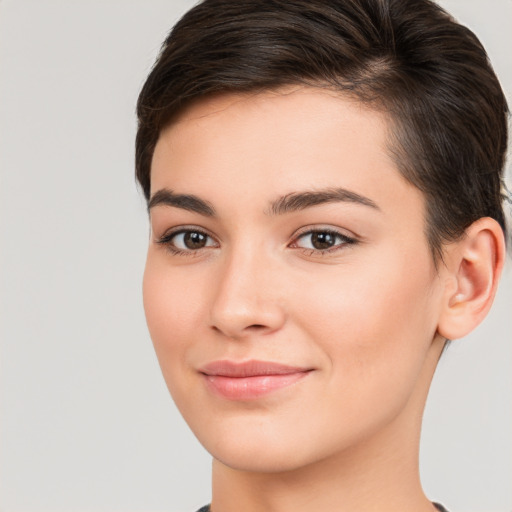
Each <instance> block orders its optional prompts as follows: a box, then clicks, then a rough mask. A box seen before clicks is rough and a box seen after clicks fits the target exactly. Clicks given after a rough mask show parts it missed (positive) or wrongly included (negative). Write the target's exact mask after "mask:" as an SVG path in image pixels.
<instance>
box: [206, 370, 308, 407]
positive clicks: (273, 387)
mask: <svg viewBox="0 0 512 512" xmlns="http://www.w3.org/2000/svg"><path fill="white" fill-rule="evenodd" d="M308 374H309V371H307V372H297V373H286V374H283V375H255V376H254V377H224V376H220V375H204V377H205V380H206V383H207V386H208V387H209V388H210V389H211V390H212V391H213V392H214V393H216V394H217V395H220V396H222V397H223V398H227V399H228V400H251V399H255V398H260V397H262V396H265V395H268V394H269V393H272V392H274V391H277V390H278V389H282V388H285V387H288V386H291V385H292V384H294V383H295V382H297V381H299V380H301V379H303V378H304V377H306V376H307V375H308Z"/></svg>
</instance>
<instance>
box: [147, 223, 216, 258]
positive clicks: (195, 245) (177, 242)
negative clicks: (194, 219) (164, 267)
mask: <svg viewBox="0 0 512 512" xmlns="http://www.w3.org/2000/svg"><path fill="white" fill-rule="evenodd" d="M157 243H159V244H162V245H166V246H167V247H168V248H169V249H170V250H171V252H173V253H176V254H181V253H185V252H187V253H191V252H195V251H199V250H201V249H204V248H206V247H217V243H216V242H215V240H214V239H213V238H212V237H211V236H210V235H208V234H206V233H204V232H203V231H200V230H197V229H180V230H179V231H172V232H170V233H166V234H164V235H163V236H162V238H160V239H159V240H157Z"/></svg>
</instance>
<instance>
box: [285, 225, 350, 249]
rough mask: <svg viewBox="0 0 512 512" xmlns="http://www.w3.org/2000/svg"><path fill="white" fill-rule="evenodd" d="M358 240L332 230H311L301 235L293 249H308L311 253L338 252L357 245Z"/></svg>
mask: <svg viewBox="0 0 512 512" xmlns="http://www.w3.org/2000/svg"><path fill="white" fill-rule="evenodd" d="M355 243H356V240H355V239H354V238H350V237H348V236H346V235H342V234H341V233H338V232H337V231H330V230H321V229H318V230H311V231H308V232H307V233H303V234H302V235H300V236H299V237H298V238H297V239H296V241H295V242H294V243H293V245H292V247H299V248H301V249H308V250H311V251H313V252H314V251H318V252H319V253H321V252H327V251H329V252H330V251H331V250H334V251H335V250H338V249H341V248H343V247H344V246H346V245H350V244H355Z"/></svg>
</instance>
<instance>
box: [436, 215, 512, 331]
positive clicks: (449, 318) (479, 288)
mask: <svg viewBox="0 0 512 512" xmlns="http://www.w3.org/2000/svg"><path fill="white" fill-rule="evenodd" d="M504 260H505V240H504V235H503V230H502V229H501V226H500V225H499V224H498V222H496V221H495V220H494V219H491V218H489V217H484V218H481V219H478V220H477V221H476V222H474V223H473V224H471V226H469V228H467V230H466V232H465V236H464V237H463V238H462V239H461V240H459V241H457V242H454V243H453V244H449V245H447V247H446V252H445V267H444V269H443V272H447V279H446V280H444V283H445V292H444V295H443V303H442V311H441V314H440V317H439V323H438V329H437V331H438V333H439V334H440V335H441V336H443V337H444V338H446V339H449V340H454V339H457V338H461V337H463V336H465V335H466V334H468V333H469V332H471V331H472V330H473V329H474V328H475V327H476V326H477V325H478V324H479V323H480V322H481V321H482V320H483V319H484V318H485V316H486V315H487V313H488V311H489V309H490V307H491V305H492V302H493V300H494V296H495V295H496V291H497V289H498V281H499V278H500V275H501V271H502V269H503V263H504Z"/></svg>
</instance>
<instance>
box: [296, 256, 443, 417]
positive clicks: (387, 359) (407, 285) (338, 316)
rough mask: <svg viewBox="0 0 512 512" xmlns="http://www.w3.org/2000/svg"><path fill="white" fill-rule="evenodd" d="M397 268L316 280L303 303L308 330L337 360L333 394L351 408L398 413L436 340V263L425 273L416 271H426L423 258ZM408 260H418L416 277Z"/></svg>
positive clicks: (367, 268)
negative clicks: (390, 407)
mask: <svg viewBox="0 0 512 512" xmlns="http://www.w3.org/2000/svg"><path fill="white" fill-rule="evenodd" d="M392 261H394V262H395V263H394V264H393V265H390V264H389V261H388V262H387V263H386V261H383V259H381V264H379V260H375V263H374V264H373V265H361V267H360V271H358V269H357V268H356V267H352V268H350V269H342V270H341V271H340V272H339V273H337V274H335V273H334V272H333V273H332V276H331V277H330V279H316V280H314V281H313V280H312V281H311V282H310V283H308V286H306V287H305V288H306V289H307V290H308V295H307V296H306V297H305V296H304V295H302V298H303V299H304V300H298V301H297V304H299V303H302V304H301V305H300V307H301V310H302V311H303V313H304V314H302V315H298V317H300V318H301V323H302V329H303V330H306V331H307V332H308V333H309V336H310V338H311V339H314V340H316V342H317V343H318V344H321V345H322V347H323V349H324V353H325V354H326V355H327V356H328V358H329V362H328V365H329V367H330V371H331V383H332V391H333V394H334V393H340V391H339V390H340V389H341V390H344V391H342V392H341V394H342V395H344V397H345V399H346V400H347V401H349V402H358V403H360V404H363V405H365V404H366V406H368V404H375V406H376V407H378V406H379V403H387V404H391V403H393V401H396V404H397V406H398V402H403V400H404V399H405V397H406V395H407V393H410V392H411V391H412V388H413V387H414V383H415V380H416V379H417V378H418V375H419V373H420V371H421V366H422V365H423V362H424V359H425V355H426V352H427V351H428V349H429V347H430V344H431V341H432V339H433V336H434V334H435V326H436V321H435V300H434V294H433V293H432V291H431V287H432V275H431V273H430V270H429V269H430V267H429V261H425V262H424V263H425V264H424V266H423V268H424V269H425V271H420V270H418V267H416V263H418V264H419V268H422V267H421V263H419V262H418V259H409V258H405V257H404V258H400V257H395V258H393V259H392ZM408 261H415V265H414V266H415V268H416V271H415V272H410V273H409V274H408V265H409V266H410V265H411V264H410V263H408ZM384 263H386V264H384ZM317 277H318V276H317ZM298 307H299V306H298ZM352 405H354V406H356V405H357V404H355V403H354V404H352ZM361 412H363V411H361Z"/></svg>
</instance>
